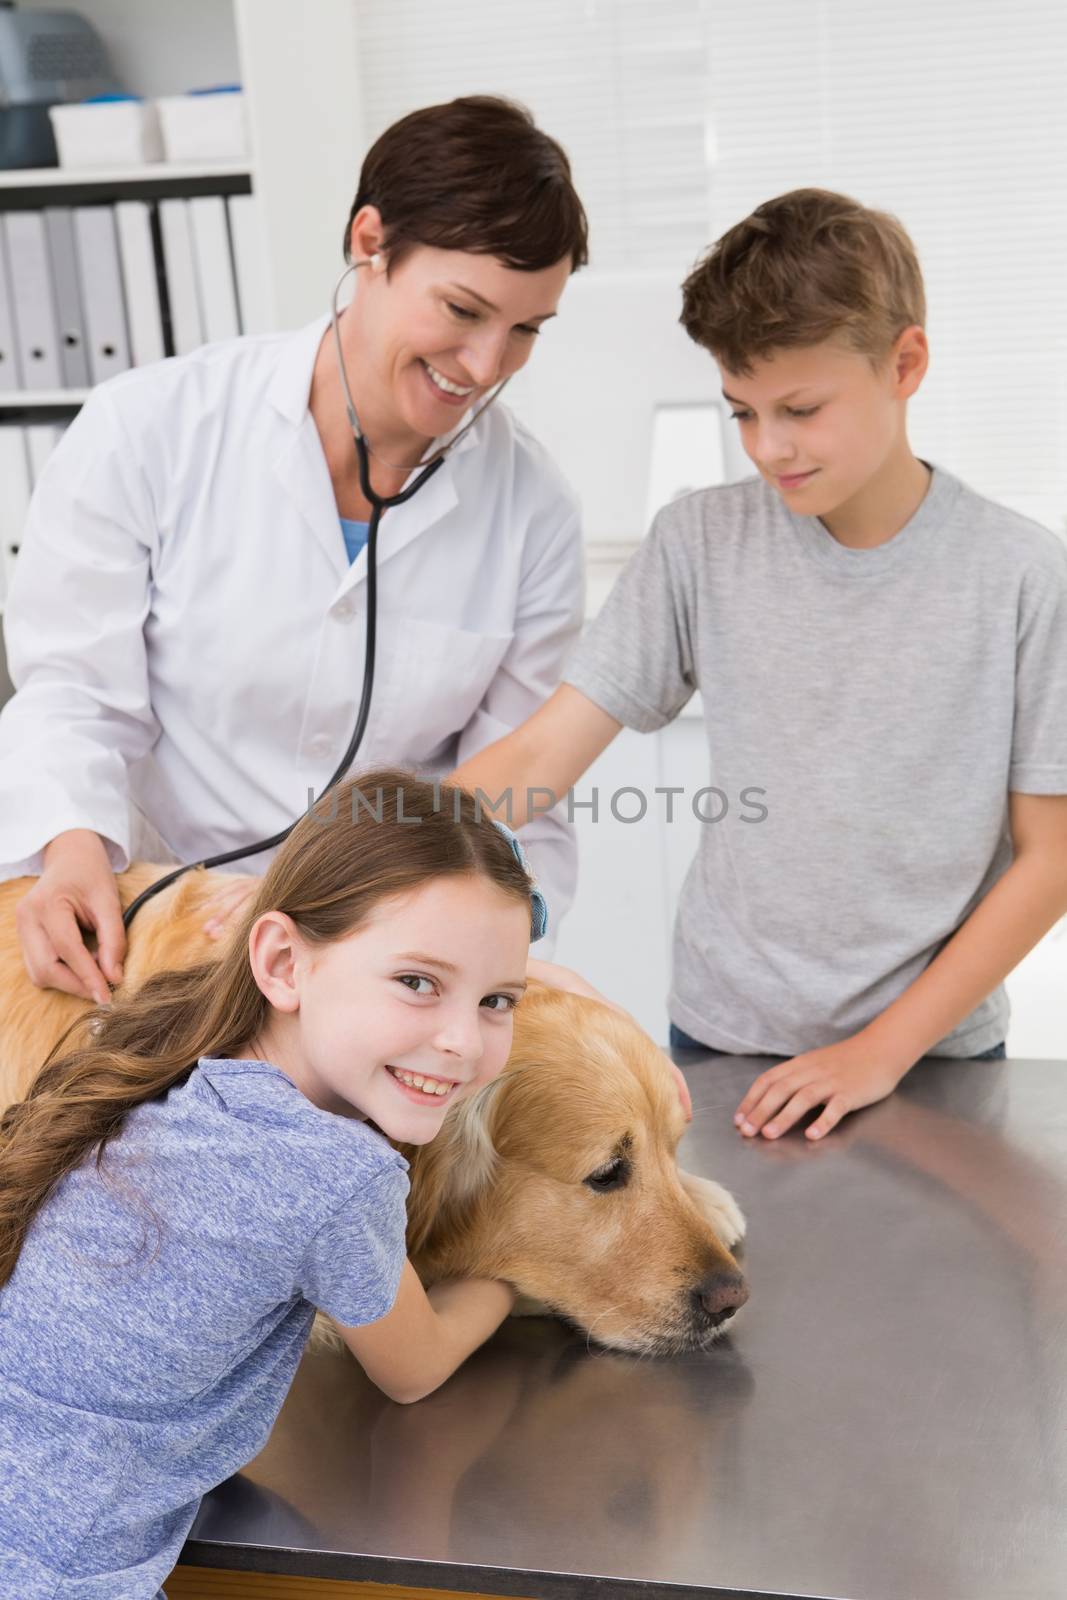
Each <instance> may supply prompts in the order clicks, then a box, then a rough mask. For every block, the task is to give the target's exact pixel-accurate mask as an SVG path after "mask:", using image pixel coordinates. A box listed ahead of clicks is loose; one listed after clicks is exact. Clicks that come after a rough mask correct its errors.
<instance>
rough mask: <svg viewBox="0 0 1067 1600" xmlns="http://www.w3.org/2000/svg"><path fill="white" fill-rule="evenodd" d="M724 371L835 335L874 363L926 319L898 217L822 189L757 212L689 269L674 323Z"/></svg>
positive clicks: (918, 275)
mask: <svg viewBox="0 0 1067 1600" xmlns="http://www.w3.org/2000/svg"><path fill="white" fill-rule="evenodd" d="M679 320H680V321H681V324H682V326H683V328H684V329H685V331H686V333H688V335H689V337H690V338H691V339H693V340H695V342H696V343H697V344H699V345H703V347H704V348H705V349H706V350H710V352H711V354H712V355H713V356H714V357H715V358H716V360H717V361H719V362H721V363H722V365H723V366H724V367H725V368H726V370H727V371H728V372H736V373H737V374H738V375H739V376H742V377H748V376H749V375H750V374H751V371H752V362H753V361H754V360H759V359H763V358H765V357H766V356H768V355H770V354H771V353H772V352H773V351H775V350H781V349H784V348H787V347H794V348H795V347H797V346H802V345H812V344H821V343H822V341H823V340H824V339H829V338H833V337H835V336H836V337H838V338H839V339H841V340H842V341H843V342H845V343H847V344H848V345H850V346H851V347H852V349H854V350H858V351H860V352H861V353H862V354H864V355H866V356H869V357H870V358H871V360H872V361H874V362H880V361H881V360H882V359H883V358H884V357H885V356H886V354H887V353H888V352H889V350H890V348H891V347H892V345H893V343H894V341H895V340H896V339H897V337H898V336H899V335H900V334H901V333H902V332H903V331H904V329H905V328H907V327H910V326H912V324H915V323H917V324H918V325H919V326H920V327H921V326H922V325H923V323H924V322H925V320H926V296H925V294H924V293H923V280H922V272H921V270H920V268H919V261H918V257H917V256H916V254H915V246H914V245H913V244H912V242H911V240H910V239H909V237H908V235H907V233H906V232H905V230H904V228H903V227H902V226H901V224H900V223H899V222H898V221H897V219H896V217H893V216H890V214H889V213H888V212H886V211H871V210H869V209H868V208H867V207H866V206H862V205H860V203H859V201H858V200H852V199H850V198H849V197H848V195H844V194H833V193H831V192H830V191H829V190H828V189H793V190H791V191H790V192H789V193H788V194H783V195H779V196H778V198H777V199H775V200H767V201H765V202H764V204H763V205H761V206H757V207H756V209H755V211H753V213H752V215H751V216H750V217H746V218H745V219H744V221H743V222H738V223H737V224H736V225H735V226H734V227H732V228H730V229H729V231H728V232H726V233H724V234H723V236H722V238H721V239H719V240H717V241H716V243H715V244H713V245H712V246H711V249H710V250H709V251H708V252H707V254H706V255H705V256H703V257H702V259H701V260H700V261H699V262H698V263H697V265H696V266H695V267H694V268H693V271H692V272H691V273H690V274H689V276H688V278H687V279H686V280H685V283H684V284H683V285H682V315H681V318H680V319H679Z"/></svg>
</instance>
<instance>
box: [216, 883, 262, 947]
mask: <svg viewBox="0 0 1067 1600" xmlns="http://www.w3.org/2000/svg"><path fill="white" fill-rule="evenodd" d="M259 882H260V880H259V878H258V877H253V878H239V879H238V880H237V882H236V883H226V884H223V885H222V886H221V887H220V888H218V889H216V890H215V892H214V894H213V895H212V896H211V899H210V900H208V901H207V902H206V903H205V906H204V909H205V910H206V911H208V912H209V913H210V915H209V918H208V920H207V922H205V923H204V932H205V933H206V934H207V936H208V938H209V939H221V938H222V936H223V935H224V934H225V933H227V932H228V931H229V929H230V928H231V927H232V926H233V924H234V923H235V922H236V921H237V918H238V917H239V916H240V914H241V912H242V911H243V910H244V907H245V905H246V903H247V901H248V899H249V897H250V896H251V895H253V894H255V892H256V890H257V889H258V888H259Z"/></svg>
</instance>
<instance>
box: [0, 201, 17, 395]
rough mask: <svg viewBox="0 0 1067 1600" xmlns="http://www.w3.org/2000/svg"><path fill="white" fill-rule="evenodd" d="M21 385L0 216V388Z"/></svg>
mask: <svg viewBox="0 0 1067 1600" xmlns="http://www.w3.org/2000/svg"><path fill="white" fill-rule="evenodd" d="M21 387H22V374H21V373H20V372H19V359H18V350H17V349H16V347H15V315H14V311H13V309H12V304H11V273H10V272H9V270H8V265H7V238H6V235H5V230H4V219H3V217H0V390H13V389H19V388H21Z"/></svg>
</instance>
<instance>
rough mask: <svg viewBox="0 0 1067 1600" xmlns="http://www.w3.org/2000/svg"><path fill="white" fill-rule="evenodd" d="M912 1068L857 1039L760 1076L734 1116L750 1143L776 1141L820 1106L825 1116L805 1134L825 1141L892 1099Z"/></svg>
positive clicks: (808, 1054)
mask: <svg viewBox="0 0 1067 1600" xmlns="http://www.w3.org/2000/svg"><path fill="white" fill-rule="evenodd" d="M912 1066H914V1062H912V1061H908V1062H905V1063H903V1064H902V1063H901V1062H900V1060H899V1059H894V1060H890V1059H888V1058H887V1057H886V1056H885V1055H884V1054H882V1053H880V1052H879V1051H878V1050H877V1049H876V1048H874V1047H873V1046H872V1045H871V1044H870V1042H869V1040H867V1039H865V1038H864V1036H863V1034H862V1033H858V1034H855V1035H853V1037H852V1038H851V1039H843V1040H842V1041H841V1042H840V1044H831V1045H827V1046H825V1047H824V1048H823V1049H821V1050H807V1051H805V1052H804V1054H803V1055H800V1056H793V1057H792V1059H791V1060H789V1061H782V1062H780V1063H779V1064H778V1066H776V1067H769V1068H768V1069H767V1071H766V1072H761V1073H760V1075H759V1077H758V1078H757V1079H756V1081H755V1082H754V1083H753V1085H752V1087H751V1088H750V1089H749V1091H748V1093H747V1094H746V1095H745V1097H744V1099H743V1100H742V1101H741V1104H740V1105H739V1106H738V1108H737V1110H736V1111H735V1112H734V1123H735V1124H736V1126H737V1127H738V1128H739V1129H740V1131H741V1132H742V1133H743V1134H745V1135H746V1136H747V1137H751V1136H752V1135H753V1134H757V1133H760V1132H762V1134H763V1137H764V1138H765V1139H777V1138H778V1137H779V1136H780V1135H781V1134H783V1133H786V1132H787V1131H788V1130H789V1129H790V1128H791V1127H792V1126H793V1124H794V1123H795V1122H798V1121H799V1120H800V1118H801V1117H803V1116H805V1115H806V1114H807V1113H808V1112H809V1111H812V1110H814V1109H815V1107H816V1106H822V1107H823V1112H822V1115H821V1116H820V1117H817V1118H816V1119H815V1121H814V1122H813V1123H812V1124H811V1125H810V1127H807V1128H805V1130H804V1133H805V1137H806V1138H808V1139H821V1138H822V1137H823V1135H824V1134H827V1133H829V1132H830V1129H831V1128H834V1127H836V1126H837V1124H838V1123H839V1122H840V1121H841V1118H842V1117H843V1116H845V1114H846V1113H847V1112H849V1111H858V1110H859V1109H860V1107H861V1106H869V1105H873V1104H874V1102H875V1101H876V1100H884V1099H885V1097H886V1095H888V1094H892V1092H893V1090H894V1089H895V1088H896V1086H897V1084H898V1083H899V1082H900V1080H901V1078H903V1076H904V1074H905V1073H906V1072H907V1071H908V1069H909V1067H912Z"/></svg>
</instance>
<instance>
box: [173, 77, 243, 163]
mask: <svg viewBox="0 0 1067 1600" xmlns="http://www.w3.org/2000/svg"><path fill="white" fill-rule="evenodd" d="M156 105H157V106H158V107H159V120H160V125H161V127H162V131H163V148H164V150H165V152H166V159H167V160H168V161H173V162H179V161H180V162H186V161H243V160H244V159H245V158H246V157H247V155H248V137H247V134H246V132H245V101H244V95H243V94H242V92H241V91H240V89H223V90H208V91H201V92H200V93H194V94H175V95H165V96H164V97H163V98H162V99H160V100H157V101H156Z"/></svg>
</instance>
